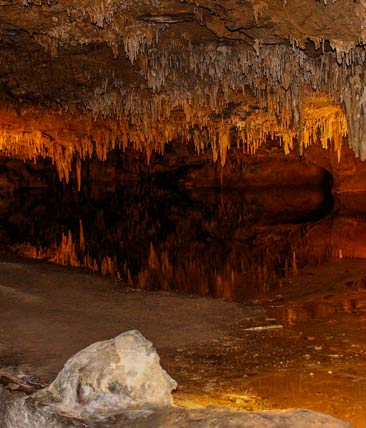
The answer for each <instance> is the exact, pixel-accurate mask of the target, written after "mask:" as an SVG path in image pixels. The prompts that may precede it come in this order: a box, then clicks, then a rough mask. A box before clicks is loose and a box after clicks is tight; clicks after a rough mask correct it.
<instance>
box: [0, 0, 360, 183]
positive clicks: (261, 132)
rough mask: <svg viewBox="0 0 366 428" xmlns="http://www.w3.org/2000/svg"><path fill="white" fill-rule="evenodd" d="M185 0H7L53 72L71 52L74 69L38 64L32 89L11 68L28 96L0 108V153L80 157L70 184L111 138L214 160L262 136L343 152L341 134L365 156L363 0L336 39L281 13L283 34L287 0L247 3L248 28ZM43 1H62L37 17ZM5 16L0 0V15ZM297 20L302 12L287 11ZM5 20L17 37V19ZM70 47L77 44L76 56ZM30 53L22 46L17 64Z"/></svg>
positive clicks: (110, 145) (332, 10) (60, 164)
mask: <svg viewBox="0 0 366 428" xmlns="http://www.w3.org/2000/svg"><path fill="white" fill-rule="evenodd" d="M84 3H85V4H84ZM191 3H193V2H189V1H185V2H181V3H180V4H179V5H178V4H176V3H175V2H174V1H172V3H169V2H167V1H163V0H159V1H158V0H149V1H148V2H143V1H137V0H134V1H133V0H129V1H127V2H123V3H121V2H118V1H113V0H101V1H100V0H98V1H93V2H81V3H80V4H73V3H70V4H69V2H67V1H66V2H65V4H62V5H61V4H60V5H56V4H55V3H54V2H50V3H49V2H46V3H44V2H40V3H39V4H37V5H36V3H33V2H31V1H27V2H25V3H24V2H23V3H22V2H20V3H17V4H14V5H13V6H12V7H14V8H15V7H17V8H18V9H19V8H22V10H23V14H24V17H23V19H24V24H23V25H24V28H27V31H30V32H31V34H33V35H32V43H33V45H32V49H34V50H35V51H36V52H37V55H39V57H40V61H46V62H45V64H47V61H48V63H49V64H52V66H53V67H55V70H56V71H57V72H59V71H58V70H59V68H58V67H60V69H61V68H62V64H64V63H65V60H66V61H69V62H66V63H67V67H69V69H70V73H71V74H70V75H71V76H72V77H70V79H71V80H70V82H67V83H68V86H67V88H66V89H65V90H63V88H61V87H60V85H58V86H57V85H56V86H57V87H56V86H55V81H54V80H53V78H52V76H51V75H50V74H49V73H48V72H47V71H46V68H44V67H43V66H42V67H41V66H40V65H37V67H38V68H37V72H38V73H39V76H40V81H41V84H39V86H37V88H34V89H31V88H32V85H33V84H35V83H34V80H33V81H32V82H29V81H28V80H27V76H24V75H23V76H20V77H19V81H20V83H19V85H20V86H21V85H24V86H25V88H26V89H24V90H23V92H25V91H26V90H27V91H28V93H29V94H28V99H31V101H30V102H28V101H27V106H26V107H24V106H23V104H24V101H23V98H22V95H21V94H22V92H21V90H20V89H17V91H18V95H17V97H18V98H17V101H16V102H15V104H17V103H18V104H17V106H16V109H17V114H16V113H15V112H14V111H12V109H13V110H14V109H15V107H14V100H13V99H12V100H11V101H10V105H11V106H12V107H11V108H10V111H9V110H8V111H6V109H5V107H4V110H5V112H4V114H3V115H2V126H1V135H0V139H1V152H2V153H3V155H5V156H13V157H18V158H21V159H33V160H35V159H36V158H37V157H38V156H42V157H50V158H51V159H52V161H53V162H54V163H55V165H56V168H57V171H58V173H59V177H60V179H63V180H66V181H68V180H69V176H70V171H71V168H72V164H73V162H74V161H75V162H76V163H77V168H78V171H79V173H78V177H79V186H80V177H81V172H80V170H81V160H83V159H85V158H87V157H91V156H92V155H93V154H94V153H96V155H97V156H98V158H99V159H105V158H106V157H107V155H108V152H109V151H110V150H112V149H114V148H116V147H118V148H121V149H125V148H126V147H127V146H128V145H131V146H133V147H134V148H135V149H136V150H140V151H144V152H145V153H146V158H147V161H149V159H150V157H151V154H152V153H153V152H154V151H157V152H159V153H163V152H164V146H165V144H169V143H170V142H171V141H173V140H179V141H182V142H193V143H194V145H195V147H196V150H197V151H198V152H202V151H205V150H211V152H212V159H213V160H214V161H216V160H219V161H220V163H221V165H222V166H224V165H225V162H226V156H227V150H228V149H229V148H230V147H231V146H232V145H235V146H237V147H239V148H242V150H243V151H244V152H245V153H255V152H256V150H257V149H258V147H259V146H260V145H261V144H263V142H265V141H266V140H267V139H268V137H271V139H272V140H275V139H277V140H279V141H281V144H282V145H283V148H284V151H285V152H286V153H288V152H289V151H290V150H293V149H296V150H297V152H298V153H300V154H302V153H303V151H304V148H306V147H308V146H309V145H310V144H312V143H314V142H319V141H320V142H321V143H322V145H323V147H325V148H327V147H332V148H333V149H334V150H335V151H336V152H337V153H338V158H339V159H340V157H341V156H340V155H341V147H342V143H343V141H345V140H346V138H347V137H348V144H349V145H350V147H351V148H352V149H353V151H354V153H355V155H356V156H357V157H360V158H361V159H362V160H364V159H366V144H364V141H365V137H366V124H365V121H364V120H363V116H364V110H365V102H366V95H365V94H366V93H365V91H364V86H365V85H364V83H365V82H364V81H365V78H364V74H365V73H364V72H365V67H366V51H365V49H364V48H363V45H362V35H363V30H362V25H363V16H364V14H363V12H364V9H365V6H364V5H363V4H353V3H351V2H347V9H346V10H347V12H348V13H350V14H351V15H350V16H351V18H352V19H353V20H354V21H353V22H354V23H355V25H356V24H359V25H360V27H359V28H357V29H355V32H354V34H351V35H350V37H348V38H346V37H343V38H340V39H337V38H336V36H335V35H333V34H332V35H329V37H328V38H327V34H324V37H321V35H319V34H318V33H319V31H318V30H316V31H315V30H314V34H313V35H312V34H311V33H310V29H308V28H305V29H304V32H303V37H300V36H299V33H298V30H297V29H295V27H294V26H293V27H291V26H290V24H288V25H289V28H288V33H287V34H283V35H282V33H283V31H284V30H283V26H284V25H285V22H287V21H285V18H284V21H283V22H282V21H278V22H277V21H276V22H275V17H276V16H277V15H276V14H283V16H284V17H285V16H288V13H289V11H292V10H293V9H292V8H293V7H294V6H293V5H290V4H289V2H283V1H282V0H281V1H272V2H270V1H259V0H252V1H250V2H247V4H245V5H242V8H243V11H244V10H245V11H246V12H248V13H249V15H248V17H247V18H245V19H247V21H248V25H247V27H246V26H244V25H243V26H242V27H241V26H239V24H238V25H237V26H235V25H234V24H233V23H232V22H233V21H235V20H237V21H238V23H239V21H240V19H244V18H240V16H239V15H238V14H235V13H234V12H233V9H231V8H229V7H228V8H227V9H226V8H225V6H224V5H223V4H222V5H221V2H218V3H217V4H216V6H215V4H213V3H215V2H211V1H207V2H206V3H207V4H206V3H203V4H201V2H195V4H191ZM46 4H47V5H48V6H47V7H48V8H49V11H50V12H49V13H51V14H52V11H53V10H55V11H56V7H57V8H58V9H57V12H58V13H57V14H55V15H54V16H52V20H49V21H47V25H45V26H44V28H43V29H41V30H37V29H36V28H35V27H34V28H33V27H32V25H33V23H34V22H37V20H42V19H43V17H44V16H46V15H44V14H45V5H46ZM230 4H231V2H230ZM299 7H300V6H299ZM53 8H55V9H53ZM234 9H235V8H234ZM239 9H240V8H239V7H238V12H239ZM19 10H20V9H19ZM339 10H340V9H339V5H338V4H337V3H336V2H331V3H329V2H328V4H327V2H324V4H323V5H322V4H317V5H316V4H314V2H312V3H311V13H310V15H309V22H310V24H311V25H313V26H315V24H316V23H317V19H318V15H317V14H321V13H323V14H324V19H325V20H327V19H330V18H329V17H333V15H334V16H337V17H338V15H337V14H339V12H338V11H339ZM3 15H4V16H5V12H3V11H2V10H1V9H0V22H2V21H4V17H3ZM328 15H329V16H328ZM281 16H282V15H281ZM286 19H287V18H286ZM293 19H295V20H296V19H298V18H297V17H296V14H295V15H294V17H293ZM10 21H11V19H10ZM240 22H241V21H240ZM276 23H277V24H276ZM265 24H266V25H268V26H271V28H272V29H273V33H274V32H275V29H276V28H277V27H278V28H277V29H276V31H277V32H278V35H276V36H275V35H274V34H272V35H271V36H270V35H269V34H268V38H269V40H272V39H273V40H275V42H273V43H268V42H267V39H266V38H265V33H264V32H263V31H264V30H263V29H262V27H263V26H264V25H265ZM310 24H309V26H310ZM3 25H5V24H3ZM7 25H10V24H7ZM276 25H277V27H276ZM303 25H307V24H305V23H304V24H303ZM37 28H38V27H37ZM243 28H248V30H247V31H248V33H245V32H244V30H243ZM309 28H310V27H309ZM314 28H315V27H314ZM262 30H263V31H262ZM305 30H306V31H305ZM356 30H357V31H356ZM3 31H4V34H6V36H7V37H10V38H11V37H14V36H13V32H14V31H15V30H13V29H12V28H11V29H4V30H3ZM342 31H343V29H342ZM229 33H230V34H231V36H230V34H229ZM257 33H258V34H257ZM9 34H10V35H9ZM280 34H281V37H280V36H279V35H280ZM229 36H230V37H229ZM351 36H352V37H351ZM279 37H280V38H279ZM40 46H41V48H40ZM91 46H93V47H95V46H104V48H100V52H98V55H100V56H96V57H95V59H93V57H92V54H89V53H88V52H87V49H90V47H91ZM110 48H111V49H112V52H113V55H112V56H108V55H109V54H108V53H107V51H108V49H110ZM98 49H99V48H98ZM103 49H104V50H103ZM41 51H42V53H41ZM70 52H73V55H75V52H82V54H80V55H82V57H81V60H82V61H85V67H83V62H81V63H80V64H78V63H77V61H74V59H73V58H72V55H71V54H70ZM9 58H10V56H9ZM29 60H30V58H29V57H27V58H25V59H22V61H23V62H24V64H25V62H26V61H29ZM34 61H36V60H34ZM6 67H7V68H6ZM17 67H19V68H17ZM5 69H6V73H8V74H11V73H18V74H19V72H20V66H18V65H16V64H10V65H5V64H4V70H5ZM65 76H66V75H65ZM22 79H23V80H22ZM72 79H76V80H75V81H73V80H72ZM73 84H75V87H73V86H72V85H73ZM7 85H8V86H9V84H8V83H7ZM47 85H50V88H49V89H48V86H47ZM42 91H44V93H45V94H46V92H47V97H46V95H45V94H42V93H41V92H42ZM10 92H11V91H10ZM11 94H13V92H11ZM13 98H14V96H13ZM26 98H27V97H26ZM19 100H21V102H20V101H19ZM7 102H8V104H9V100H7ZM19 102H20V105H19ZM29 104H31V106H30V107H29ZM50 105H51V108H50ZM10 116H12V119H11V120H10V119H8V118H9V117H10Z"/></svg>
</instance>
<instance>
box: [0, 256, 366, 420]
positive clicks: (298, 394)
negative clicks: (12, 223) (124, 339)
mask: <svg viewBox="0 0 366 428" xmlns="http://www.w3.org/2000/svg"><path fill="white" fill-rule="evenodd" d="M0 266H1V269H0V274H1V277H0V282H1V284H2V287H1V288H0V293H1V300H0V303H1V312H0V325H1V326H2V327H1V329H0V362H1V366H2V367H3V368H6V372H7V373H8V374H7V375H6V377H7V379H11V378H13V377H17V376H16V375H17V373H19V372H24V373H26V374H27V377H29V375H32V377H31V382H30V383H31V387H32V388H33V390H34V389H39V386H37V385H40V384H49V383H50V382H52V380H53V379H54V378H55V377H56V375H57V373H58V372H59V371H60V370H61V369H62V367H63V365H64V363H65V361H66V360H67V359H68V358H69V357H70V355H72V354H74V353H76V352H78V351H79V350H80V348H81V347H86V346H88V345H89V344H90V343H92V342H95V341H100V340H104V339H107V338H108V337H113V336H115V335H117V334H119V332H120V331H124V330H128V329H131V328H138V329H139V330H140V331H141V332H143V334H144V335H145V336H146V337H149V338H151V340H152V341H153V343H154V345H155V346H156V348H157V349H158V352H159V355H160V357H161V361H162V366H163V367H164V368H166V370H167V371H168V373H169V374H170V375H171V376H172V377H173V378H174V379H176V381H177V382H178V389H177V391H175V392H174V394H173V399H174V403H175V404H176V405H178V406H181V407H184V408H190V409H191V408H195V409H202V407H207V406H213V405H214V406H218V407H230V408H231V409H232V410H235V411H237V410H246V411H259V410H264V409H281V408H307V409H312V410H314V411H319V412H323V413H326V414H329V415H333V416H334V417H338V418H339V419H341V420H346V421H349V422H352V423H353V424H354V425H355V426H356V427H357V428H363V427H364V425H365V422H366V413H365V410H366V403H365V397H366V395H365V392H366V389H365V386H366V379H365V376H364V373H365V369H366V367H365V355H366V347H365V341H364V331H365V325H364V320H365V309H366V308H365V290H364V285H363V282H362V278H363V277H364V276H365V275H364V262H363V261H362V260H359V261H356V260H354V261H351V260H338V261H337V263H334V262H333V263H328V264H324V265H321V266H318V267H313V268H311V269H310V268H308V269H307V270H305V271H299V273H298V274H297V275H296V276H293V277H290V278H289V279H288V281H286V282H284V283H283V284H282V287H281V288H280V289H279V290H277V291H276V292H275V293H274V294H270V295H269V296H268V298H267V299H268V300H267V302H264V303H263V304H264V307H263V304H261V303H260V302H259V301H257V303H256V304H253V302H252V303H251V304H237V303H228V302H224V301H222V300H218V299H211V298H199V297H197V296H189V295H184V294H174V293H169V292H154V293H152V292H144V291H133V290H128V289H126V288H125V289H121V288H120V286H119V285H118V284H117V283H114V282H113V281H111V280H109V279H107V278H100V277H99V276H95V275H91V274H88V273H83V272H80V271H78V270H69V269H65V268H62V267H58V266H54V265H50V264H44V263H36V262H29V261H20V260H14V259H12V260H9V259H8V260H7V261H5V260H3V261H2V263H1V265H0ZM280 293H281V294H280ZM270 296H272V297H270ZM51 302H52V303H51ZM276 325H281V326H282V328H276V329H274V328H272V329H271V328H265V327H270V326H276ZM3 326H6V328H5V327H3ZM258 327H262V329H261V330H259V329H258ZM177 331H179V334H177ZM9 367H13V370H10V369H9ZM9 370H10V373H9ZM5 374H6V373H5ZM0 377H1V374H0ZM27 377H26V378H25V379H24V378H23V379H20V380H21V381H20V382H19V381H17V382H16V383H21V384H22V385H23V387H24V386H26V383H27V382H25V380H26V379H27ZM37 378H38V379H37ZM2 383H4V382H2ZM5 383H7V384H8V385H9V381H6V380H5ZM8 387H9V386H8ZM18 390H20V391H22V390H23V389H19V388H18ZM8 393H9V391H8ZM30 393H31V391H30ZM12 394H19V393H16V392H13V393H12ZM13 396H14V395H13ZM131 423H132V422H131Z"/></svg>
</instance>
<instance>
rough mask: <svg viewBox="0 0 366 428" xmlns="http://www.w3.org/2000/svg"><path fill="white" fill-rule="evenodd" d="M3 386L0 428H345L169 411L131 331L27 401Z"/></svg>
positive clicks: (161, 380) (277, 416) (168, 400)
mask: <svg viewBox="0 0 366 428" xmlns="http://www.w3.org/2000/svg"><path fill="white" fill-rule="evenodd" d="M4 377H5V376H4V375H3V376H2V379H3V378H4ZM23 383H24V376H23ZM8 386H9V387H10V389H8V390H6V389H4V388H3V387H2V386H1V385H0V411H1V412H0V423H1V426H2V427H4V428H71V427H79V426H84V427H90V428H98V427H104V428H107V427H111V428H112V427H116V428H117V427H122V426H123V427H127V428H129V427H130V428H134V427H136V428H137V427H139V428H143V427H150V428H160V427H161V428H170V427H178V428H179V427H182V428H183V427H192V428H206V427H207V428H208V427H212V426H213V425H214V426H215V427H218V428H226V427H241V428H243V427H244V428H246V427H247V428H257V427H258V428H286V427H293V426H296V427H298V428H305V427H312V428H318V427H323V428H346V427H351V425H350V424H348V423H346V422H342V421H340V420H338V419H335V418H333V417H331V416H328V415H324V414H320V413H316V412H312V411H307V410H289V411H267V412H245V413H244V412H234V411H230V410H227V409H220V408H213V407H211V408H208V409H202V410H187V409H182V408H173V407H172V397H171V394H170V392H171V390H172V389H174V388H175V387H176V386H177V385H176V382H175V381H174V380H173V379H171V378H170V377H169V376H168V374H167V373H166V372H165V371H164V370H163V369H162V368H161V367H160V364H159V357H158V355H157V353H156V351H155V349H154V348H153V347H152V343H151V342H149V341H148V340H147V339H145V338H144V337H143V336H142V334H141V333H140V332H138V331H136V330H132V331H128V332H126V333H122V334H120V335H119V336H117V337H115V338H114V339H110V340H107V341H103V342H98V343H95V344H93V345H90V346H89V347H87V348H86V349H84V350H82V351H80V352H78V353H77V354H76V355H74V356H73V357H71V358H70V359H69V360H68V361H67V362H66V364H65V366H64V368H63V369H62V370H61V372H60V373H59V375H58V376H57V378H56V379H55V381H54V382H52V384H51V385H49V386H48V387H47V388H44V389H41V390H39V391H38V392H35V393H33V394H31V395H29V396H27V395H25V394H22V393H21V392H17V390H18V391H19V387H20V386H21V385H20V383H17V381H16V380H15V383H14V384H12V383H11V382H8ZM23 388H24V386H23ZM12 389H13V390H15V392H11V391H12Z"/></svg>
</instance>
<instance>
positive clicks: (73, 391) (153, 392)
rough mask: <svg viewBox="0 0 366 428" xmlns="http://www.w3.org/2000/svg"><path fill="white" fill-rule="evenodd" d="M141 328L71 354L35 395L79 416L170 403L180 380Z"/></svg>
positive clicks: (63, 411)
mask: <svg viewBox="0 0 366 428" xmlns="http://www.w3.org/2000/svg"><path fill="white" fill-rule="evenodd" d="M159 361H160V360H159V356H158V354H157V352H156V350H155V349H154V347H153V345H152V343H151V342H150V341H148V340H147V339H145V338H144V337H143V336H142V334H141V333H140V332H138V331H137V330H131V331H128V332H126V333H122V334H120V335H119V336H117V337H115V338H114V339H110V340H106V341H103V342H97V343H94V344H93V345H90V346H89V347H87V348H86V349H83V350H82V351H80V352H78V353H77V354H76V355H74V356H73V357H71V358H70V359H69V360H68V361H67V362H66V364H65V367H64V368H63V369H62V370H61V372H60V373H59V374H58V376H57V378H56V379H55V381H54V382H52V384H51V385H50V386H49V387H47V388H46V389H43V390H41V391H39V392H38V393H36V395H35V399H36V400H40V401H41V402H45V403H46V404H48V405H51V406H52V407H55V408H57V409H58V410H59V411H61V412H62V413H66V414H69V415H73V416H74V417H85V416H91V415H108V414H109V413H116V412H121V411H123V410H126V409H136V408H137V409H150V408H159V407H166V406H170V405H171V403H172V401H171V394H170V393H171V390H172V389H175V388H176V386H177V384H176V382H175V381H174V380H173V379H171V378H170V377H169V375H168V374H167V373H166V372H165V370H163V369H162V368H161V366H160V362H159Z"/></svg>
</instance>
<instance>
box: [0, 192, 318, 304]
mask: <svg viewBox="0 0 366 428" xmlns="http://www.w3.org/2000/svg"><path fill="white" fill-rule="evenodd" d="M323 205H324V193H323V191H322V190H321V189H319V188H316V187H315V188H314V187H306V188H300V187H298V188H293V189H286V188H285V189H265V190H264V191H258V190H247V191H243V190H240V191H226V192H220V191H215V190H208V189H206V190H201V191H200V190H191V191H183V190H179V191H178V190H176V191H173V190H171V189H170V190H169V189H168V190H167V189H166V188H159V187H156V186H155V187H153V186H141V185H131V186H117V187H116V188H113V191H110V192H108V191H106V192H104V193H103V192H101V191H100V189H99V188H97V189H96V190H95V189H93V188H92V187H91V188H88V187H87V186H84V188H83V189H82V191H81V192H80V193H79V192H77V191H74V189H72V188H71V187H70V186H69V187H65V186H61V185H58V186H56V185H55V187H54V188H53V189H51V190H50V188H38V189H34V190H31V191H26V192H24V191H21V190H20V191H18V192H15V193H14V195H13V200H12V203H11V204H10V205H9V206H8V211H6V212H3V213H2V216H1V222H2V224H3V225H4V228H5V230H6V231H7V243H8V245H10V247H11V248H12V249H13V251H15V252H17V253H18V254H20V255H23V256H28V257H33V258H45V259H49V260H50V261H53V262H55V263H59V264H63V265H71V266H82V267H85V268H88V269H91V270H93V271H96V272H100V273H102V274H104V275H111V276H112V277H115V278H118V279H122V280H124V281H127V282H128V283H129V284H130V285H134V286H138V287H141V288H144V289H153V290H157V289H164V290H167V289H175V290H184V291H187V292H194V293H199V294H202V295H212V296H215V297H224V298H226V299H228V300H242V299H244V298H248V297H258V296H261V295H264V294H266V293H267V292H268V291H270V290H272V289H273V288H274V287H275V286H276V284H277V283H278V279H279V278H280V277H282V276H283V275H284V274H286V273H288V272H296V270H297V261H296V260H297V256H296V248H297V246H298V245H299V243H300V241H301V239H302V235H303V232H304V224H305V223H306V222H307V221H308V220H309V219H313V218H314V217H316V216H319V213H320V214H322V210H323Z"/></svg>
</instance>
